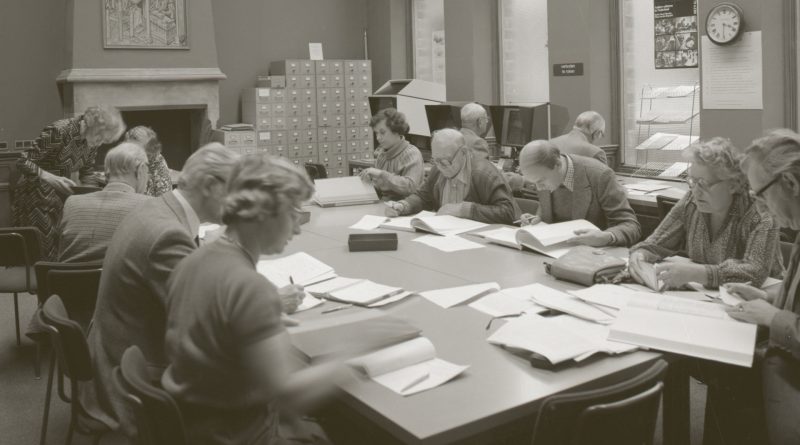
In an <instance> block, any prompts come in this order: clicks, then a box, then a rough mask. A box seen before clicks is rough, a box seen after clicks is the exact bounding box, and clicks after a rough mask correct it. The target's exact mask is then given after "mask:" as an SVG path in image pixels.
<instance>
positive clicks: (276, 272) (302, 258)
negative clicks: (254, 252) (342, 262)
mask: <svg viewBox="0 0 800 445" xmlns="http://www.w3.org/2000/svg"><path fill="white" fill-rule="evenodd" d="M256 270H257V271H258V273H260V274H261V275H263V276H264V277H266V278H267V279H268V280H269V281H270V282H271V283H272V284H273V285H274V286H275V287H277V288H279V289H280V288H282V287H285V286H288V285H290V284H292V281H294V284H299V285H301V286H308V285H311V284H314V283H319V282H321V281H326V280H330V279H332V278H335V277H336V273H335V272H334V271H333V267H331V266H328V265H327V264H325V263H323V262H322V261H320V260H318V259H316V258H314V257H313V256H311V255H309V254H307V253H305V252H298V253H295V254H292V255H287V256H285V257H281V258H277V259H271V260H259V261H258V263H256ZM320 304H322V300H320V299H318V298H316V297H314V296H313V295H311V294H310V293H308V292H306V296H305V298H303V302H302V303H301V304H300V306H299V307H298V308H297V312H300V311H304V310H307V309H311V308H313V307H316V306H319V305H320Z"/></svg>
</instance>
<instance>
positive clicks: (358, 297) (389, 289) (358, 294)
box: [329, 280, 403, 305]
mask: <svg viewBox="0 0 800 445" xmlns="http://www.w3.org/2000/svg"><path fill="white" fill-rule="evenodd" d="M402 291H403V289H401V288H399V287H393V286H386V285H384V284H379V283H375V282H373V281H370V280H361V281H359V282H358V283H356V284H353V285H352V286H348V287H345V288H343V289H337V290H334V291H331V292H329V295H330V296H331V298H334V299H336V300H339V301H342V302H345V303H353V304H363V305H367V304H372V303H375V302H376V301H378V300H381V299H384V298H389V297H391V296H394V295H397V294H399V293H401V292H402Z"/></svg>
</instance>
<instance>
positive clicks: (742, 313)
mask: <svg viewBox="0 0 800 445" xmlns="http://www.w3.org/2000/svg"><path fill="white" fill-rule="evenodd" d="M727 312H728V315H730V316H731V317H733V318H735V319H737V320H739V321H745V322H748V323H755V324H757V325H759V326H767V327H769V326H770V325H772V320H773V319H775V316H776V315H778V312H780V309H778V308H776V307H775V306H773V305H771V304H770V303H769V302H768V301H767V300H762V299H755V300H751V301H745V302H744V303H742V304H739V305H736V306H734V307H732V308H728V310H727Z"/></svg>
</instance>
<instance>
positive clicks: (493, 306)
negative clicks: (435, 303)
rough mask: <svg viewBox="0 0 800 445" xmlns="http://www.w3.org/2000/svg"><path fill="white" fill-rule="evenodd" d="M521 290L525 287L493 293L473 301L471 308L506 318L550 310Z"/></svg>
mask: <svg viewBox="0 0 800 445" xmlns="http://www.w3.org/2000/svg"><path fill="white" fill-rule="evenodd" d="M519 289H524V286H523V287H518V288H508V289H503V290H501V291H500V292H495V293H491V294H489V295H487V296H485V297H483V298H481V299H480V300H476V301H473V302H472V303H470V304H469V307H471V308H473V309H475V310H477V311H481V312H483V313H484V314H489V315H491V316H492V317H505V316H508V315H517V314H522V313H531V314H540V313H542V312H546V311H547V310H548V309H547V308H546V307H544V306H541V305H538V304H536V302H534V301H533V297H531V296H530V295H527V293H526V292H525V291H519Z"/></svg>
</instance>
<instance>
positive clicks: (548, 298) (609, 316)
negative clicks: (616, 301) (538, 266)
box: [531, 283, 615, 323]
mask: <svg viewBox="0 0 800 445" xmlns="http://www.w3.org/2000/svg"><path fill="white" fill-rule="evenodd" d="M531 291H532V292H533V299H534V301H536V303H538V304H540V305H542V306H544V307H547V308H550V309H555V310H557V311H561V312H564V313H566V314H570V315H573V316H575V317H578V318H583V319H584V320H589V321H593V322H595V323H610V322H612V321H613V320H614V316H615V314H614V313H613V312H611V311H609V310H607V309H605V310H604V309H600V308H598V307H596V306H593V305H591V304H589V303H585V302H583V301H581V300H579V299H578V298H577V297H574V296H572V295H569V294H566V293H564V292H561V291H557V290H555V289H552V288H549V287H547V286H544V285H541V284H538V283H536V284H532V285H531Z"/></svg>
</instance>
